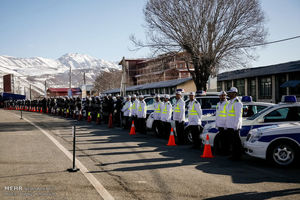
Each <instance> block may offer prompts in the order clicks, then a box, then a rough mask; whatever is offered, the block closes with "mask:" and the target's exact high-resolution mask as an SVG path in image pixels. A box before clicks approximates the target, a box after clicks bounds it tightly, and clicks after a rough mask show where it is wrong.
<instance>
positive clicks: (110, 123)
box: [108, 114, 113, 128]
mask: <svg viewBox="0 0 300 200" xmlns="http://www.w3.org/2000/svg"><path fill="white" fill-rule="evenodd" d="M112 127H113V121H112V114H110V115H109V119H108V128H112Z"/></svg>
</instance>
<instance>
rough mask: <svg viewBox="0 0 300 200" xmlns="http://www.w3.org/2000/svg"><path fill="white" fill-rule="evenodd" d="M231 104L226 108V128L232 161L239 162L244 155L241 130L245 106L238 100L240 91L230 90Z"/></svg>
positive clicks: (234, 88) (228, 92) (233, 88)
mask: <svg viewBox="0 0 300 200" xmlns="http://www.w3.org/2000/svg"><path fill="white" fill-rule="evenodd" d="M227 94H228V97H229V99H230V100H229V102H228V104H227V106H226V114H227V117H226V128H227V134H228V135H229V139H230V141H231V146H232V157H231V159H232V160H239V159H240V157H241V156H242V153H243V147H242V143H241V139H240V130H241V128H242V115H243V104H242V103H241V101H240V100H239V99H238V98H237V94H238V89H237V88H236V87H232V88H230V90H229V91H227Z"/></svg>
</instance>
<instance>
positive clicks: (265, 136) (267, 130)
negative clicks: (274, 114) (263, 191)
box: [244, 122, 300, 166]
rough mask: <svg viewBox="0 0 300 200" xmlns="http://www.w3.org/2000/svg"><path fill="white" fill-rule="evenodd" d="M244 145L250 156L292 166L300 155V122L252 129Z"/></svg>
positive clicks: (279, 164)
mask: <svg viewBox="0 0 300 200" xmlns="http://www.w3.org/2000/svg"><path fill="white" fill-rule="evenodd" d="M244 147H245V149H246V153H247V154H248V155H250V156H253V157H257V158H262V159H267V160H269V161H270V162H272V163H273V164H276V165H278V166H290V165H292V164H293V163H295V162H296V161H297V160H299V156H300V155H299V153H300V122H294V123H288V124H279V125H273V126H267V127H262V128H257V129H252V130H251V131H250V132H249V133H248V135H247V139H246V141H245V142H244Z"/></svg>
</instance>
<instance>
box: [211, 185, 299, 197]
mask: <svg viewBox="0 0 300 200" xmlns="http://www.w3.org/2000/svg"><path fill="white" fill-rule="evenodd" d="M295 194H300V188H295V189H286V190H277V191H271V192H260V193H258V192H243V193H237V194H230V195H224V196H218V197H212V198H207V199H205V200H228V199H230V200H248V199H249V200H252V199H255V200H265V199H270V198H273V197H284V196H288V195H295Z"/></svg>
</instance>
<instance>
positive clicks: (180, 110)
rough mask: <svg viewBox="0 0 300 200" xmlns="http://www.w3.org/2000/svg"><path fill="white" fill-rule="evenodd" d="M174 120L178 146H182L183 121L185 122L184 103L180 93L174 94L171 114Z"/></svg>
mask: <svg viewBox="0 0 300 200" xmlns="http://www.w3.org/2000/svg"><path fill="white" fill-rule="evenodd" d="M173 119H174V120H175V126H176V133H177V138H178V142H177V143H178V144H179V145H180V144H184V120H185V103H184V101H183V99H182V95H181V91H177V92H176V104H175V108H174V113H173Z"/></svg>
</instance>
